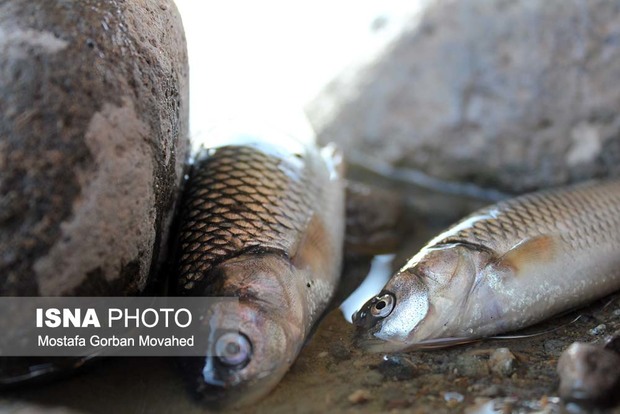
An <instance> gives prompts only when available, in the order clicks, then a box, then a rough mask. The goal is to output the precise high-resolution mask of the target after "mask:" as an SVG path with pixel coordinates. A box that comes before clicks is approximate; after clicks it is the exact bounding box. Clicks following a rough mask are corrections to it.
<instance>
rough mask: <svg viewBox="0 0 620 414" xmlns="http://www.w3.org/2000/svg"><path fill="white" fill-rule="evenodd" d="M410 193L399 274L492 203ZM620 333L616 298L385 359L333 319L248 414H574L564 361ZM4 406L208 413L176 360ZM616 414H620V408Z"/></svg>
mask: <svg viewBox="0 0 620 414" xmlns="http://www.w3.org/2000/svg"><path fill="white" fill-rule="evenodd" d="M412 194H414V195H415V197H413V199H410V200H409V204H410V208H411V211H410V212H409V213H408V216H409V217H416V219H415V220H414V223H413V225H412V226H411V229H410V230H409V233H408V235H409V236H410V237H407V243H404V244H403V248H402V249H401V250H402V251H401V252H400V253H399V254H398V255H396V259H395V260H394V265H395V266H396V267H397V266H398V265H399V264H402V262H403V261H404V260H406V257H407V256H409V255H410V253H411V252H415V251H416V250H417V249H418V248H419V247H420V245H421V244H422V243H423V242H424V241H426V240H428V239H429V238H430V237H431V236H433V235H434V234H436V232H437V231H439V230H441V229H442V228H444V227H445V226H446V225H447V224H449V223H450V222H451V221H452V220H454V219H456V218H458V217H459V216H462V215H464V214H465V213H466V212H467V211H469V210H471V209H473V208H476V207H478V206H479V205H481V204H486V202H485V201H480V200H464V199H462V198H459V202H458V203H457V202H455V201H454V200H449V199H445V197H444V198H433V197H434V195H432V194H425V195H421V194H419V193H412ZM442 197H443V196H442ZM412 200H413V201H412ZM431 210H432V211H433V214H432V217H431V215H429V211H431ZM378 289H380V286H378V287H377V290H378ZM577 316H580V318H579V319H578V320H577V321H573V320H574V319H575V318H576V317H577ZM618 329H620V297H618V295H616V296H613V297H610V298H606V299H603V300H601V301H599V302H597V303H594V304H592V305H590V306H589V307H587V308H584V309H581V310H577V311H574V312H572V313H570V314H566V315H564V316H562V317H559V318H555V319H553V320H550V321H547V322H545V323H543V324H540V325H537V326H534V327H531V328H529V329H527V330H525V331H524V332H521V333H525V334H531V333H540V334H539V335H536V336H531V337H527V338H520V339H502V340H487V341H482V342H478V343H474V344H469V345H462V346H458V347H455V348H451V349H445V350H435V351H423V352H422V351H418V352H412V353H399V354H393V355H389V356H386V355H383V354H367V353H364V352H362V351H361V350H359V349H357V348H355V347H354V346H353V343H352V340H353V333H354V327H353V326H352V325H350V324H349V323H348V322H347V321H346V320H345V318H344V317H343V315H342V313H341V311H340V310H334V311H332V312H331V313H330V314H328V315H327V316H326V318H325V319H324V320H323V322H322V323H321V325H320V327H319V329H318V330H317V332H316V333H315V335H314V336H313V337H312V339H311V340H310V341H309V343H308V344H307V346H306V347H305V348H304V349H303V350H302V353H301V355H300V356H299V358H298V360H297V361H296V362H295V364H294V365H293V367H292V369H291V370H290V372H289V373H288V374H287V375H286V377H285V378H284V380H283V381H282V382H281V383H280V384H279V385H278V387H277V388H276V389H275V391H274V392H272V393H271V394H270V395H269V396H268V397H267V398H266V399H264V400H263V401H261V402H260V403H258V404H256V405H255V406H253V407H251V408H249V409H246V410H245V411H241V412H247V413H270V414H271V413H322V412H335V413H374V412H394V413H458V412H466V413H534V412H544V413H556V412H566V407H564V406H563V405H562V404H561V402H560V401H559V399H558V397H557V388H558V382H559V378H558V375H557V374H556V366H557V361H558V358H559V356H560V354H561V352H562V351H563V350H564V349H566V348H567V347H568V346H569V345H570V344H571V343H573V342H575V341H582V342H597V343H599V342H602V341H603V340H604V338H605V336H606V335H609V334H611V333H613V332H615V331H616V330H618ZM546 331H550V332H546ZM3 397H4V398H5V399H7V400H12V401H15V400H17V401H26V402H31V403H36V404H39V405H43V406H55V407H58V406H64V407H68V408H70V409H73V410H76V411H78V412H83V413H92V414H99V413H101V414H103V413H156V414H158V413H161V414H163V413H174V414H179V413H190V414H191V413H202V412H206V411H207V410H206V409H205V408H204V407H201V406H200V405H198V404H197V403H196V402H194V401H193V400H192V399H191V398H190V396H189V394H188V393H187V390H186V388H185V385H184V383H183V382H182V380H181V378H180V376H179V373H178V371H177V368H176V366H175V364H174V361H173V360H171V359H162V358H159V359H157V358H110V359H106V360H101V361H96V362H95V363H93V364H92V366H91V367H88V369H85V370H84V371H83V372H81V373H79V374H77V375H74V376H72V377H69V378H66V379H61V380H57V381H55V382H50V383H47V384H38V385H36V386H30V387H28V388H23V389H17V390H14V391H11V392H4V393H3ZM11 407H12V408H11ZM15 407H16V406H14V405H13V406H5V411H7V412H20V413H24V412H30V413H32V412H33V411H16V410H15ZM1 408H2V406H1V405H0V409H1ZM572 408H574V407H571V406H569V407H568V409H569V411H570V409H572ZM11 410H13V411H11ZM235 412H240V411H237V410H235ZM608 412H610V413H620V408H616V409H612V410H608Z"/></svg>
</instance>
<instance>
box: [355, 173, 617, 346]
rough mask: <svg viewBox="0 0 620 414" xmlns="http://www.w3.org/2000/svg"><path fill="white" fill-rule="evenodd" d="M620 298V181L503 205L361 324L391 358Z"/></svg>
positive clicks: (414, 265)
mask: <svg viewBox="0 0 620 414" xmlns="http://www.w3.org/2000/svg"><path fill="white" fill-rule="evenodd" d="M618 289H620V181H618V180H615V181H607V182H589V183H585V184H580V185H576V186H572V187H566V188H562V189H553V190H547V191H543V192H538V193H532V194H528V195H524V196H520V197H517V198H514V199H510V200H507V201H503V202H500V203H498V204H495V205H493V206H490V207H487V208H485V209H482V210H480V211H477V212H476V213H473V214H471V215H470V216H468V217H467V218H465V219H464V220H462V221H461V222H459V223H457V224H456V225H454V226H453V227H452V228H450V229H449V230H447V231H445V232H444V233H442V234H440V235H439V236H437V237H435V238H434V239H433V240H431V241H430V242H429V243H428V244H427V245H426V247H424V248H423V249H422V250H421V251H420V252H419V253H418V254H416V255H415V256H414V257H413V258H412V259H411V260H409V262H408V263H407V264H406V265H405V266H404V267H403V268H402V269H400V271H399V272H398V273H397V274H395V275H394V276H393V277H392V278H391V279H390V280H389V281H388V283H387V284H386V285H385V287H384V288H383V290H382V292H381V293H379V295H378V296H377V297H375V298H373V299H371V300H369V301H368V302H367V303H366V304H365V305H364V306H363V307H362V308H361V309H360V310H359V311H358V312H356V314H355V315H354V323H355V324H356V325H357V331H358V332H357V339H358V343H359V344H360V345H361V346H362V347H365V348H367V349H369V350H372V351H377V352H391V351H399V350H404V349H416V348H429V347H440V346H447V345H451V344H458V343H463V342H468V341H471V340H472V339H475V338H482V337H488V336H492V335H496V334H498V333H502V332H507V331H511V330H516V329H520V328H523V327H526V326H529V325H532V324H535V323H537V322H540V321H542V320H544V319H547V318H549V317H550V316H553V315H556V314H558V313H560V312H563V311H566V310H569V309H572V308H575V307H578V306H581V305H584V304H586V303H588V302H590V301H592V300H594V299H597V298H600V297H603V296H605V295H607V294H610V293H612V292H614V291H616V290H618Z"/></svg>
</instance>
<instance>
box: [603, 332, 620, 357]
mask: <svg viewBox="0 0 620 414" xmlns="http://www.w3.org/2000/svg"><path fill="white" fill-rule="evenodd" d="M605 349H609V350H610V351H614V352H616V353H618V354H620V331H616V332H614V333H613V334H612V335H610V336H609V337H607V338H606V339H605Z"/></svg>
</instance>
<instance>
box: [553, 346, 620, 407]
mask: <svg viewBox="0 0 620 414" xmlns="http://www.w3.org/2000/svg"><path fill="white" fill-rule="evenodd" d="M618 365H620V355H618V354H617V353H616V352H614V351H611V350H608V349H605V348H603V347H601V346H597V345H592V344H585V343H580V342H575V343H573V344H572V345H571V346H570V347H568V349H566V351H564V352H563V353H562V355H561V356H560V359H559V360H558V375H559V376H560V387H559V393H560V396H561V397H562V398H564V399H566V400H569V401H576V402H578V403H580V404H584V405H603V406H605V405H610V404H613V403H614V402H617V401H618V395H617V390H618V388H619V387H620V373H619V372H618Z"/></svg>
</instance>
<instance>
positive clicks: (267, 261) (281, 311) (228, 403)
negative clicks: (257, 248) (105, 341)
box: [182, 257, 303, 409]
mask: <svg viewBox="0 0 620 414" xmlns="http://www.w3.org/2000/svg"><path fill="white" fill-rule="evenodd" d="M283 262H284V261H282V260H279V258H269V257H267V258H263V257H261V258H256V257H255V258H243V257H241V258H237V259H234V260H232V261H230V262H229V263H227V264H226V265H225V266H223V268H222V269H220V271H225V272H227V276H226V277H225V278H222V279H223V280H227V281H228V283H229V284H230V285H229V286H228V287H226V288H224V289H223V290H222V291H223V292H226V290H230V291H234V292H237V294H238V293H239V292H241V296H239V301H238V303H237V304H236V305H234V306H233V305H231V304H230V302H222V303H221V304H218V305H217V306H214V307H213V308H212V309H211V310H210V314H209V315H208V317H206V318H205V323H206V324H208V329H206V331H207V332H208V335H209V341H208V343H209V345H208V346H209V351H208V352H207V355H206V356H205V357H204V358H201V357H193V358H185V359H184V360H183V361H182V368H183V370H184V371H185V374H186V376H188V379H189V381H190V386H191V387H192V389H193V391H194V394H195V395H196V396H197V397H198V398H199V399H200V400H201V402H202V403H204V404H205V405H207V406H209V407H212V408H216V409H222V408H229V407H237V406H244V405H248V404H251V403H253V402H255V401H257V400H259V399H260V398H262V397H264V396H265V395H266V394H268V393H269V392H270V391H271V390H272V389H273V388H274V387H275V386H276V385H277V384H278V383H279V381H280V380H281V379H282V377H283V376H284V375H285V373H286V372H287V370H288V369H289V367H290V366H291V365H292V363H293V361H294V359H295V356H296V355H297V353H298V352H299V349H300V347H301V345H302V344H303V339H302V338H303V329H302V328H300V325H301V324H298V323H296V313H297V312H296V311H295V309H294V308H295V306H294V305H295V303H293V304H292V305H293V306H292V307H290V305H291V303H290V302H288V301H287V299H286V293H287V290H286V288H285V289H283V286H282V284H281V283H280V282H278V280H282V279H284V280H286V279H288V280H293V279H292V278H293V277H294V275H291V274H289V272H291V271H293V270H291V268H290V266H288V265H286V264H285V263H283ZM273 272H278V274H277V275H274V273H273ZM287 306H288V307H287Z"/></svg>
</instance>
